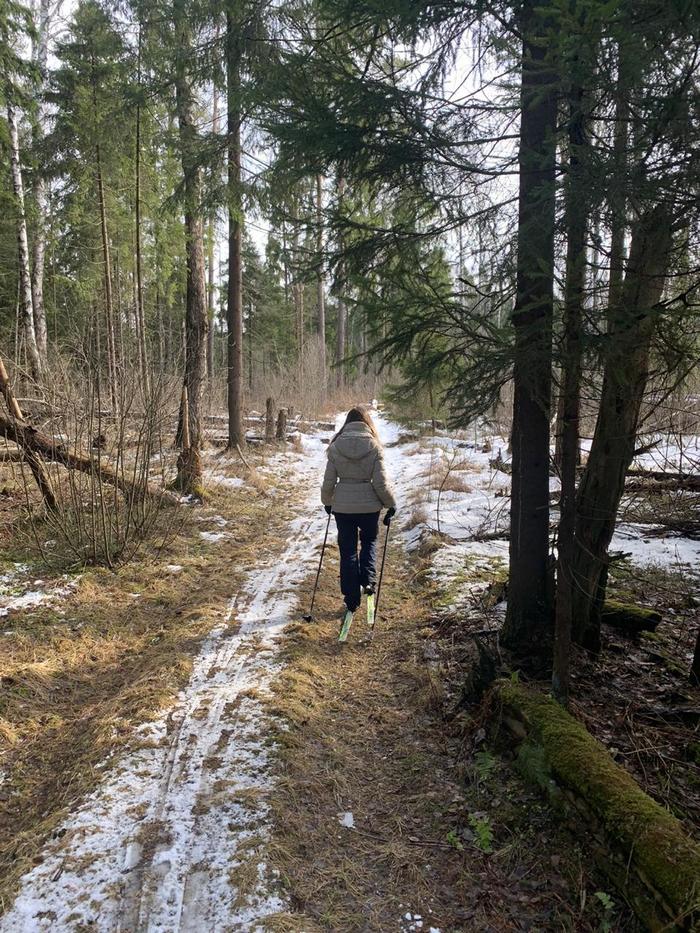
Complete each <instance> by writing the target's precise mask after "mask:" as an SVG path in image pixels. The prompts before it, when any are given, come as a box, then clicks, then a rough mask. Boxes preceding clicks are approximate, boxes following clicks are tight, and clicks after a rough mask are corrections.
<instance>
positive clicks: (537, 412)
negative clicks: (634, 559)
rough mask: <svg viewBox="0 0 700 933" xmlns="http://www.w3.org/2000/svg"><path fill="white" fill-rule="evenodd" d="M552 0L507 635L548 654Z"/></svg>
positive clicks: (531, 91)
mask: <svg viewBox="0 0 700 933" xmlns="http://www.w3.org/2000/svg"><path fill="white" fill-rule="evenodd" d="M550 8H551V5H550V4H542V5H540V6H537V7H536V6H535V0H527V2H526V4H525V7H524V10H523V34H524V36H525V39H524V41H523V59H522V77H521V102H522V116H521V127H520V148H519V155H518V160H519V166H520V191H519V207H518V261H517V270H516V280H517V281H516V288H517V294H516V302H515V308H514V310H513V325H514V329H515V363H514V369H513V384H514V400H513V429H512V446H513V486H512V498H511V531H510V561H509V564H510V567H509V582H508V612H507V616H506V621H505V625H504V628H503V640H504V643H505V644H506V645H507V646H508V647H509V648H511V649H512V650H514V651H515V652H517V653H518V654H520V655H522V656H523V657H526V656H536V657H542V655H543V654H544V653H546V652H547V651H548V643H550V644H551V635H552V593H551V582H550V561H549V418H550V405H551V380H552V312H553V278H554V201H555V197H554V196H555V162H556V116H557V93H556V90H557V81H556V75H555V74H554V73H553V72H552V70H551V68H550V67H549V66H548V64H547V61H546V53H547V41H546V36H547V32H548V27H549V25H550V24H548V22H547V13H548V12H549V10H550Z"/></svg>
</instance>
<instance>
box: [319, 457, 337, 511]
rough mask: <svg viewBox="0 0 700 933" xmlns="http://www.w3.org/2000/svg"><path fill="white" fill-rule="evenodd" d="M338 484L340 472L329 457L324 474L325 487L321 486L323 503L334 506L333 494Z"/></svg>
mask: <svg viewBox="0 0 700 933" xmlns="http://www.w3.org/2000/svg"><path fill="white" fill-rule="evenodd" d="M337 482H338V471H337V470H336V468H335V464H334V463H333V461H332V460H331V458H330V457H329V458H328V460H326V472H325V473H324V474H323V485H322V486H321V502H322V503H323V504H324V505H333V493H334V491H335V484H336V483H337Z"/></svg>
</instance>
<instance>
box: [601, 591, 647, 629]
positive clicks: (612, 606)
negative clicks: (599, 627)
mask: <svg viewBox="0 0 700 933" xmlns="http://www.w3.org/2000/svg"><path fill="white" fill-rule="evenodd" d="M600 621H601V622H603V623H604V624H605V625H612V626H613V628H618V629H621V630H622V631H623V632H628V633H629V634H631V635H638V634H639V633H640V632H655V631H656V627H657V626H658V624H659V622H660V621H661V613H660V612H656V610H655V609H647V608H646V607H644V606H634V605H632V604H631V603H620V602H617V600H614V599H606V600H605V603H604V604H603V608H602V610H601V613H600Z"/></svg>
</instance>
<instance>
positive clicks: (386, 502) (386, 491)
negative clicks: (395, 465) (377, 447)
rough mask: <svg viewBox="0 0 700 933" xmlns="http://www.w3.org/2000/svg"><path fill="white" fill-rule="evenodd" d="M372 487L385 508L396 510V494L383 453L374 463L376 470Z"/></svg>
mask: <svg viewBox="0 0 700 933" xmlns="http://www.w3.org/2000/svg"><path fill="white" fill-rule="evenodd" d="M372 485H373V486H374V491H375V492H376V494H377V495H378V496H379V499H380V501H381V503H382V505H383V506H384V508H385V509H395V508H396V499H394V492H393V490H392V488H391V484H390V483H389V480H388V479H387V476H386V468H385V466H384V457H383V456H382V454H381V451H380V452H379V455H378V456H377V458H376V460H375V461H374V469H373V470H372Z"/></svg>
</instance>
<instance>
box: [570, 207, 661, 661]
mask: <svg viewBox="0 0 700 933" xmlns="http://www.w3.org/2000/svg"><path fill="white" fill-rule="evenodd" d="M670 250H671V221H670V217H669V213H668V210H667V208H666V207H665V206H663V205H657V206H656V207H654V208H651V209H649V210H648V211H647V212H646V213H645V214H644V215H643V216H642V217H641V218H640V219H639V220H638V221H637V223H636V224H635V227H634V230H633V235H632V245H631V249H630V256H629V261H628V263H627V273H626V275H625V279H624V282H623V286H622V292H621V297H620V303H619V304H618V305H617V306H616V307H614V308H612V309H610V322H609V332H608V340H607V346H606V360H605V373H604V378H603V391H602V396H601V401H600V409H599V412H598V419H597V421H596V427H595V433H594V436H593V444H592V446H591V451H590V454H589V456H588V462H587V464H586V468H585V470H584V472H583V476H582V478H581V483H580V486H579V492H578V499H577V504H576V532H575V546H574V564H573V619H574V638H575V640H576V641H577V642H578V643H579V644H581V645H583V646H584V647H586V648H588V649H589V650H591V651H598V650H599V648H600V615H599V609H600V607H601V606H602V597H603V596H604V589H605V586H604V579H605V576H604V574H605V571H606V568H607V554H608V547H609V545H610V540H611V538H612V535H613V532H614V530H615V521H616V517H617V510H618V507H619V504H620V498H621V497H622V493H623V491H624V484H625V476H626V474H627V470H628V468H629V466H630V464H631V462H632V459H633V457H634V449H635V444H636V436H637V425H638V422H639V411H640V407H641V404H642V399H643V396H644V390H645V388H646V384H647V377H648V373H649V353H650V348H651V342H652V337H653V334H654V331H655V328H656V321H657V310H656V307H657V305H658V303H659V301H660V300H661V297H662V294H663V289H664V282H665V278H666V274H667V271H668V264H669V258H670Z"/></svg>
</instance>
